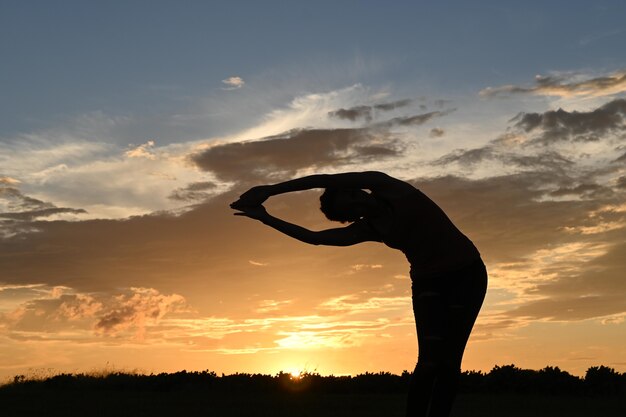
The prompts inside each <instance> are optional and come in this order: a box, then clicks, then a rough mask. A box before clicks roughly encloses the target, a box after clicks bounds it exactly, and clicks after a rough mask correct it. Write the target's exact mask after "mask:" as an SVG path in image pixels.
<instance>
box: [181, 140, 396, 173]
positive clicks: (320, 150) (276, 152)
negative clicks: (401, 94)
mask: <svg viewBox="0 0 626 417" xmlns="http://www.w3.org/2000/svg"><path fill="white" fill-rule="evenodd" d="M387 136H388V135H387V133H386V132H384V131H377V130H373V129H364V128H361V129H309V130H293V131H290V132H287V133H284V134H282V135H278V136H272V137H269V138H265V139H263V140H260V141H251V142H237V143H229V144H225V145H217V146H214V147H211V148H209V149H207V150H205V151H202V152H200V153H198V154H195V155H192V156H191V160H192V161H193V162H194V163H195V164H196V165H197V166H198V167H199V168H200V169H203V170H205V171H211V172H212V173H214V174H215V175H216V176H217V177H218V178H220V179H222V180H225V181H257V182H258V181H265V180H272V181H276V180H280V179H285V178H288V177H290V176H292V175H294V174H295V173H296V172H297V171H298V170H300V169H304V168H312V169H317V170H319V169H324V168H326V167H330V166H333V167H337V166H339V165H349V164H353V163H356V162H362V161H365V160H367V159H369V158H372V157H379V158H384V157H389V156H394V155H398V154H399V152H400V150H399V149H398V143H397V142H396V141H394V140H392V139H388V138H387Z"/></svg>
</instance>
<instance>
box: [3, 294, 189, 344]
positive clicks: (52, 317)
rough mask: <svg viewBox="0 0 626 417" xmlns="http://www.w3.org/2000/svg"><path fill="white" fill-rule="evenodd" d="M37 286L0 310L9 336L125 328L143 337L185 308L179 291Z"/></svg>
mask: <svg viewBox="0 0 626 417" xmlns="http://www.w3.org/2000/svg"><path fill="white" fill-rule="evenodd" d="M43 288H45V287H43ZM39 290H40V291H39V293H38V292H35V291H32V290H31V293H32V294H33V296H34V297H33V298H31V299H29V300H28V301H25V302H24V303H23V304H21V305H20V306H18V307H17V308H16V309H14V310H12V311H8V312H4V313H0V325H4V327H5V329H6V330H8V332H9V336H15V337H20V335H22V337H24V336H23V335H24V334H30V335H32V336H33V337H35V338H40V337H41V336H42V335H45V334H46V333H51V332H57V333H59V334H63V333H65V332H66V331H67V330H68V329H74V330H75V331H78V332H79V333H78V334H80V338H81V339H89V338H90V337H93V336H96V335H104V336H109V335H111V336H115V335H118V334H120V333H123V332H126V331H134V332H135V333H134V336H132V337H144V336H145V335H146V329H147V327H149V326H154V325H155V324H158V323H159V321H160V320H161V319H162V318H163V317H164V316H166V315H168V314H175V313H181V312H187V311H188V306H187V304H186V301H185V298H184V297H182V296H181V295H178V294H169V295H165V294H161V293H160V292H159V291H157V290H155V289H153V288H129V289H127V290H126V291H124V292H122V293H117V294H107V293H81V292H76V291H74V290H72V289H71V288H65V291H66V292H67V293H64V292H63V291H55V290H56V288H50V289H49V291H47V292H43V294H42V291H41V288H40V289H39ZM42 295H43V296H42ZM61 337H62V336H61Z"/></svg>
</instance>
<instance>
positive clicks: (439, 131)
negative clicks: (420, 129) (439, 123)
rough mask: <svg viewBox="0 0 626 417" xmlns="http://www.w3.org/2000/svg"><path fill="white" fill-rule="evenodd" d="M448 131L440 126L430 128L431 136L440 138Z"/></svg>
mask: <svg viewBox="0 0 626 417" xmlns="http://www.w3.org/2000/svg"><path fill="white" fill-rule="evenodd" d="M445 133H446V131H445V130H443V129H441V128H439V127H433V128H432V129H430V133H429V134H428V135H429V136H430V137H431V138H440V137H442V136H443V135H445Z"/></svg>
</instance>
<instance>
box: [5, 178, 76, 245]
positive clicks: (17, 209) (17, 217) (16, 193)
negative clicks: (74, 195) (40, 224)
mask: <svg viewBox="0 0 626 417" xmlns="http://www.w3.org/2000/svg"><path fill="white" fill-rule="evenodd" d="M3 184H9V182H4V183H3V182H0V203H3V206H4V207H5V210H7V211H4V212H0V236H2V235H13V234H16V233H19V232H20V231H24V230H29V229H31V226H30V224H29V223H30V222H32V221H34V220H35V219H39V218H42V217H50V216H53V215H55V214H83V213H86V211H85V210H83V209H74V208H69V207H57V206H55V205H54V204H52V203H48V202H45V201H41V200H38V199H36V198H32V197H29V196H27V195H24V194H23V193H22V192H21V191H20V190H19V189H17V188H15V187H12V186H6V185H3Z"/></svg>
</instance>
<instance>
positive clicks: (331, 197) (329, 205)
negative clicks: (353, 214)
mask: <svg viewBox="0 0 626 417" xmlns="http://www.w3.org/2000/svg"><path fill="white" fill-rule="evenodd" d="M342 192H345V189H344V188H339V187H328V188H326V189H325V190H324V193H322V195H321V196H320V210H321V211H322V213H324V215H325V216H326V218H327V219H328V220H332V221H334V222H341V223H346V222H350V221H354V219H352V218H349V217H348V216H346V213H344V212H343V211H342V210H337V208H336V206H335V199H336V198H337V195H338V194H339V193H342Z"/></svg>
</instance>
